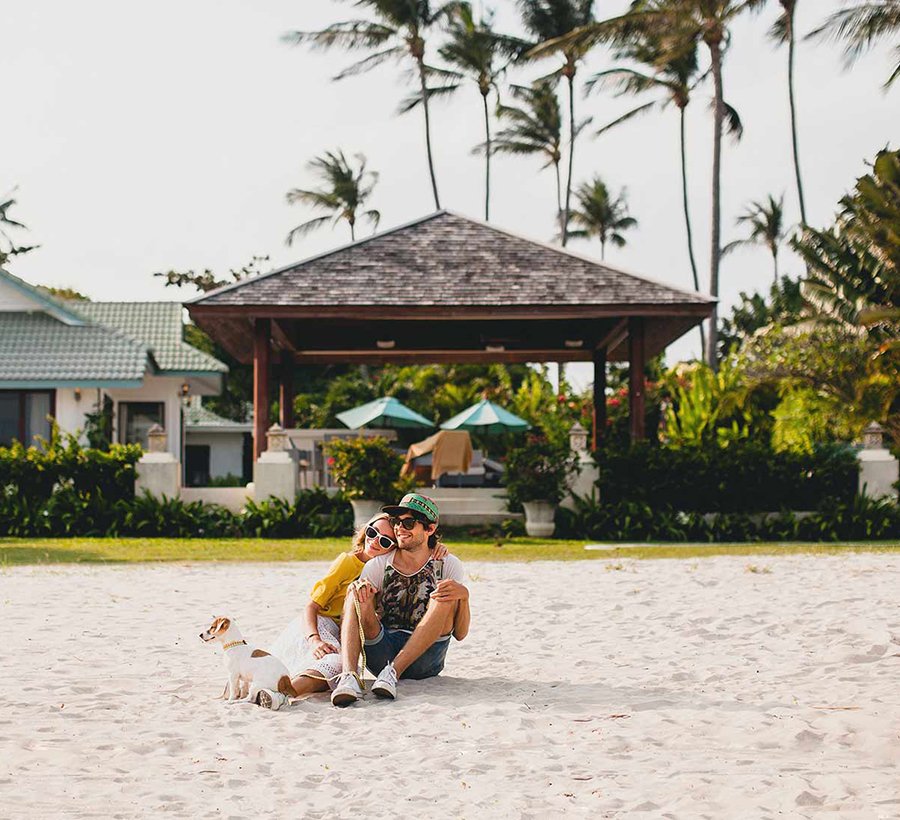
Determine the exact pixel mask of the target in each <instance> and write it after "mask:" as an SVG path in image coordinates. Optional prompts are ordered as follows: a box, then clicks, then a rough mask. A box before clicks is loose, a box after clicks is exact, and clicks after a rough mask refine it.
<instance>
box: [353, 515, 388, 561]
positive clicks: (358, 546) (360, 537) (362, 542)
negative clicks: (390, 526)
mask: <svg viewBox="0 0 900 820" xmlns="http://www.w3.org/2000/svg"><path fill="white" fill-rule="evenodd" d="M388 518H390V516H389V515H388V514H387V513H385V512H380V513H376V514H375V515H373V516H372V517H371V518H370V519H369V520H368V521H366V523H365V524H363V525H362V526H361V527H360V528H359V529H358V530H357V531H356V532H355V533H354V534H353V541H352V546H353V550H354V552H360V551H361V550H363V549H365V546H366V529H367V528H368V527H371V526H372V525H373V524H374V523H375V522H376V521H381V520H382V519H385V520H387V519H388Z"/></svg>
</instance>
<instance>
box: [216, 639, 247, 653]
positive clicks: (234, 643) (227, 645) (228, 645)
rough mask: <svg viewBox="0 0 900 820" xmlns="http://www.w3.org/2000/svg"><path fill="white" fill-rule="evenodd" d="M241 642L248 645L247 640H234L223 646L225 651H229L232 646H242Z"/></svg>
mask: <svg viewBox="0 0 900 820" xmlns="http://www.w3.org/2000/svg"><path fill="white" fill-rule="evenodd" d="M241 644H244V646H246V645H247V641H232V642H231V643H227V644H225V646H223V647H222V649H223V650H225V651H226V652H227V651H228V650H229V649H231V648H232V647H235V646H240V645H241Z"/></svg>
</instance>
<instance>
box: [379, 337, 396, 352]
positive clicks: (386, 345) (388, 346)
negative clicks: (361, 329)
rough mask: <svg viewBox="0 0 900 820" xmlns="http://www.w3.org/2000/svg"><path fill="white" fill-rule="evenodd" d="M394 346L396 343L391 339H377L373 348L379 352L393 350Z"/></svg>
mask: <svg viewBox="0 0 900 820" xmlns="http://www.w3.org/2000/svg"><path fill="white" fill-rule="evenodd" d="M396 345H397V343H396V342H395V341H394V340H393V339H378V341H376V342H375V347H377V348H378V349H379V350H393V349H394V348H395V347H396Z"/></svg>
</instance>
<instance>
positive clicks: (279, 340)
mask: <svg viewBox="0 0 900 820" xmlns="http://www.w3.org/2000/svg"><path fill="white" fill-rule="evenodd" d="M272 341H273V342H274V343H275V345H276V346H277V347H278V348H279V349H281V350H290V351H292V352H295V351H296V350H297V347H296V345H295V344H294V342H293V340H292V339H291V334H290V333H289V332H288V330H287V329H285V327H284V325H283V320H278V319H274V320H273V321H272Z"/></svg>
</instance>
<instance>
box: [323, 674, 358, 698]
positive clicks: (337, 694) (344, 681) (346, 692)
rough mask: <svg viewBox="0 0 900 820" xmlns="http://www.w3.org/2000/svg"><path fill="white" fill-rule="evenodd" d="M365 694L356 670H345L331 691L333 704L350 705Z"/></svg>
mask: <svg viewBox="0 0 900 820" xmlns="http://www.w3.org/2000/svg"><path fill="white" fill-rule="evenodd" d="M362 696H363V690H362V686H361V685H360V681H359V676H358V675H357V674H356V672H344V673H343V674H342V675H341V677H340V678H339V679H338V683H337V686H335V687H334V691H333V692H332V693H331V705H332V706H349V705H350V704H351V703H356V701H358V700H360V699H361V698H362Z"/></svg>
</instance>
